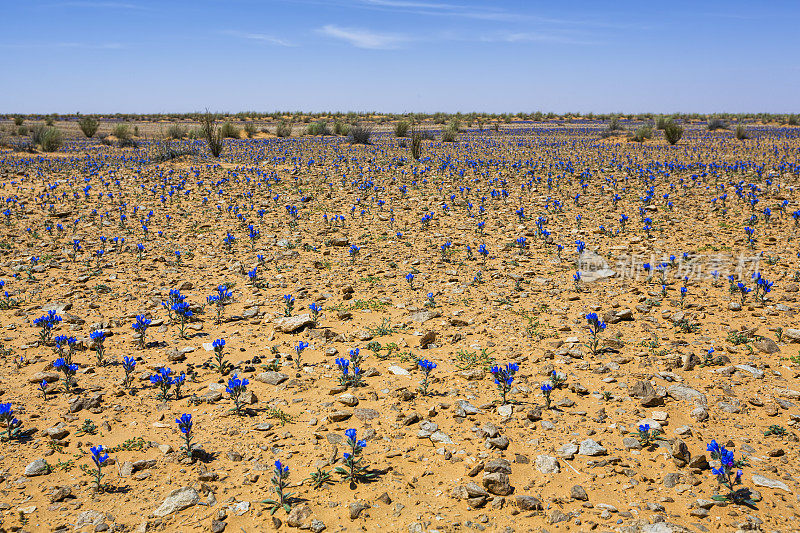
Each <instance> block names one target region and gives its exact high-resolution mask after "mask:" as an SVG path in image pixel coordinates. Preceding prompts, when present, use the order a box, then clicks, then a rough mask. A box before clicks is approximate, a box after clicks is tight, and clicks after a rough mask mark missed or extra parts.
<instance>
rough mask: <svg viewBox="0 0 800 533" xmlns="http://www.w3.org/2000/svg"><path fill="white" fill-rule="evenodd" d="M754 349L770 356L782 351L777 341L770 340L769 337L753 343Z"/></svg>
mask: <svg viewBox="0 0 800 533" xmlns="http://www.w3.org/2000/svg"><path fill="white" fill-rule="evenodd" d="M753 348H755V349H756V350H758V351H760V352H763V353H766V354H770V355H771V354H774V353H778V352H780V351H781V349H780V347H779V346H778V345H777V344H776V343H775V341H773V340H772V339H768V338H767V337H761V338H760V339H757V340H756V341H755V342H754V343H753Z"/></svg>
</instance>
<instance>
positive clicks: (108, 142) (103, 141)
mask: <svg viewBox="0 0 800 533" xmlns="http://www.w3.org/2000/svg"><path fill="white" fill-rule="evenodd" d="M99 139H100V144H102V145H105V146H111V145H112V144H114V143H113V142H111V139H109V138H108V134H105V133H104V134H102V135H100V136H99Z"/></svg>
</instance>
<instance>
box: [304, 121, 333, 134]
mask: <svg viewBox="0 0 800 533" xmlns="http://www.w3.org/2000/svg"><path fill="white" fill-rule="evenodd" d="M330 134H331V130H330V128H328V123H327V122H325V121H324V120H319V121H317V122H312V123H311V124H309V125H308V126H307V127H306V135H330Z"/></svg>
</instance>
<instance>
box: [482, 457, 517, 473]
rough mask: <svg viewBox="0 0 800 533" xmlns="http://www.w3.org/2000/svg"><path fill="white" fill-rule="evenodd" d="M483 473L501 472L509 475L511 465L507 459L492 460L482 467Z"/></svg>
mask: <svg viewBox="0 0 800 533" xmlns="http://www.w3.org/2000/svg"><path fill="white" fill-rule="evenodd" d="M483 471H484V472H489V473H491V472H502V473H503V474H510V473H511V463H509V462H508V460H507V459H502V458H498V459H492V460H491V461H489V462H488V463H486V464H485V465H484V466H483Z"/></svg>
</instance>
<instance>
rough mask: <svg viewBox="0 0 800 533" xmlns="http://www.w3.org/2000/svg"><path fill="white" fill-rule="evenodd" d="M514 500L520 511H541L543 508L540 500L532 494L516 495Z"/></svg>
mask: <svg viewBox="0 0 800 533" xmlns="http://www.w3.org/2000/svg"><path fill="white" fill-rule="evenodd" d="M516 500H517V507H519V509H520V510H521V511H541V510H542V509H543V508H544V507H543V506H542V502H541V500H539V498H534V497H533V496H517V498H516Z"/></svg>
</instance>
